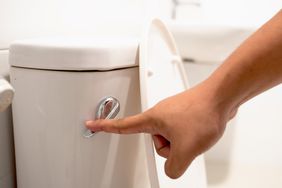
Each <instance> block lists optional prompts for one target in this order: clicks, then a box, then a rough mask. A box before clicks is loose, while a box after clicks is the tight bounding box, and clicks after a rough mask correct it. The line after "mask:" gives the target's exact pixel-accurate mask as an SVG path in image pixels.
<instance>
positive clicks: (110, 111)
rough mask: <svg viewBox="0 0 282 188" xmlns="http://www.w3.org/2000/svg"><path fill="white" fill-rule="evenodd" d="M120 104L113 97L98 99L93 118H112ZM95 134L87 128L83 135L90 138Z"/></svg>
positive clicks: (117, 111)
mask: <svg viewBox="0 0 282 188" xmlns="http://www.w3.org/2000/svg"><path fill="white" fill-rule="evenodd" d="M119 110H120V104H119V101H118V100H117V99H116V98H114V97H106V98H104V99H102V100H101V101H100V103H99V104H98V106H97V109H96V114H95V120H97V119H113V118H115V117H116V115H117V114H118V113H119ZM94 134H95V132H92V131H91V130H89V129H87V130H86V131H85V132H84V134H83V136H84V137H85V138H90V137H92V136H93V135H94Z"/></svg>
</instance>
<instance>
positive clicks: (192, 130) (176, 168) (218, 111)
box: [86, 86, 231, 179]
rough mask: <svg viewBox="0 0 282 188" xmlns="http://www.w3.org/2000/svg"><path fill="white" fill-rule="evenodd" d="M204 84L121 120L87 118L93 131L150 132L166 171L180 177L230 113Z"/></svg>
mask: <svg viewBox="0 0 282 188" xmlns="http://www.w3.org/2000/svg"><path fill="white" fill-rule="evenodd" d="M206 90H207V89H205V88H204V87H202V86H198V87H196V88H193V89H191V90H188V91H185V92H183V93H180V94H178V95H175V96H173V97H170V98H167V99H165V100H163V101H161V102H159V103H158V104H157V105H155V106H154V107H152V108H151V109H149V110H147V111H146V112H144V113H141V114H138V115H135V116H132V117H127V118H124V119H118V120H96V121H87V122H86V126H87V128H89V129H90V130H92V131H94V132H97V131H105V132H109V133H118V134H132V133H142V132H144V133H150V134H152V135H153V141H154V145H155V148H156V151H157V153H158V154H159V155H160V156H162V157H164V158H166V159H167V160H166V163H165V172H166V174H167V176H169V177H170V178H173V179H175V178H178V177H180V176H181V175H182V174H183V173H184V172H185V170H186V169H187V168H188V166H189V165H190V163H191V162H192V161H193V160H194V159H195V157H197V156H198V155H200V154H201V153H203V152H205V151H206V150H208V149H209V148H210V147H211V146H212V145H214V144H215V143H216V141H217V140H218V139H219V138H220V137H221V135H222V134H223V132H224V129H225V125H226V123H227V121H228V120H229V119H230V117H231V116H230V115H229V114H228V113H225V111H224V109H222V108H221V105H219V104H217V102H216V100H213V99H214V98H213V97H212V95H210V93H209V92H208V91H206Z"/></svg>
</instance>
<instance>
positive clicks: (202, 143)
mask: <svg viewBox="0 0 282 188" xmlns="http://www.w3.org/2000/svg"><path fill="white" fill-rule="evenodd" d="M281 82H282V11H280V12H279V13H278V14H277V15H276V16H275V17H273V18H272V19H271V20H270V21H269V22H268V23H266V24H265V25H264V26H263V27H262V28H261V29H259V30H258V31H257V32H256V33H255V34H254V35H252V36H251V37H250V38H249V39H248V40H247V41H245V42H244V43H243V44H242V45H241V46H240V47H239V48H238V49H237V50H236V51H235V52H234V53H233V54H232V55H231V56H230V57H229V58H228V59H227V60H226V61H225V62H224V63H223V64H222V66H220V67H219V68H218V69H217V70H216V71H215V72H214V73H213V74H212V75H211V76H210V77H209V78H208V79H207V80H205V81H204V82H202V83H201V84H199V85H198V86H196V87H194V88H192V89H190V90H187V91H185V92H183V93H180V94H178V95H175V96H173V97H170V98H167V99H165V100H163V101H161V102H160V103H158V104H157V105H156V106H154V107H153V108H151V109H149V110H148V111H146V112H144V113H142V114H138V115H135V116H132V117H128V118H125V119H120V120H104V121H103V120H98V121H88V122H87V123H86V124H87V127H88V128H89V129H91V130H93V131H106V132H113V133H122V134H130V133H139V132H146V133H150V134H152V135H153V139H154V144H155V147H156V151H157V152H158V154H159V155H161V156H162V157H165V158H167V161H166V163H165V171H166V174H167V175H168V176H169V177H171V178H178V177H179V176H181V175H182V174H183V173H184V171H185V170H186V169H187V167H188V166H189V165H190V163H191V162H192V161H193V159H194V158H195V157H196V156H198V155H199V154H201V153H203V152H205V151H206V150H208V149H209V148H210V147H211V146H213V145H214V144H215V143H216V142H217V141H218V139H219V138H220V137H221V136H222V134H223V132H224V129H225V126H226V123H227V122H228V121H229V120H230V119H231V118H232V117H233V116H234V114H235V112H236V111H237V109H238V107H239V106H240V105H241V104H243V103H244V102H246V101H247V100H248V99H250V98H252V97H254V96H256V95H258V94H259V93H261V92H263V91H265V90H267V89H269V88H271V87H273V86H275V85H278V84H280V83H281ZM175 104H177V105H175Z"/></svg>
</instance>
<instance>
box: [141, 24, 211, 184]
mask: <svg viewBox="0 0 282 188" xmlns="http://www.w3.org/2000/svg"><path fill="white" fill-rule="evenodd" d="M139 53H140V59H139V66H140V91H141V105H142V111H146V110H147V109H149V108H151V107H153V106H154V105H155V104H157V103H158V102H159V101H161V100H162V99H165V98H167V97H170V96H172V95H175V94H177V93H180V92H182V91H184V90H186V89H188V88H189V84H188V79H187V77H186V72H185V70H184V67H183V64H182V61H181V57H180V55H179V52H178V49H177V47H176V45H175V42H174V39H173V37H172V35H171V33H170V32H169V31H168V29H167V28H166V26H165V24H164V23H163V22H162V21H161V20H159V19H154V20H152V21H151V23H150V24H149V26H148V27H147V28H146V31H145V32H144V36H143V40H142V41H141V44H140V52H139ZM144 140H145V145H146V152H147V162H148V170H149V172H148V174H149V178H150V180H151V187H152V188H159V187H160V188H169V187H179V188H182V187H193V188H205V187H206V177H205V168H204V161H203V157H202V156H200V157H199V158H197V159H196V160H195V161H194V162H193V163H194V164H192V166H191V170H189V172H186V173H184V174H183V176H182V177H181V178H179V179H177V180H174V181H172V180H171V179H169V178H168V177H167V176H166V174H165V172H164V168H163V167H164V162H165V160H164V159H163V158H161V157H159V156H157V155H155V153H156V152H154V147H153V144H152V143H153V142H152V138H151V135H148V134H145V135H144Z"/></svg>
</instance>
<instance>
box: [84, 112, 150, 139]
mask: <svg viewBox="0 0 282 188" xmlns="http://www.w3.org/2000/svg"><path fill="white" fill-rule="evenodd" d="M153 124H154V122H153V120H152V118H150V117H149V116H147V115H146V114H144V113H142V114H138V115H135V116H130V117H127V118H123V119H117V120H114V119H107V120H106V119H99V120H95V121H86V127H87V128H88V129H90V130H91V131H93V132H99V131H104V132H108V133H117V134H134V133H153Z"/></svg>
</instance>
